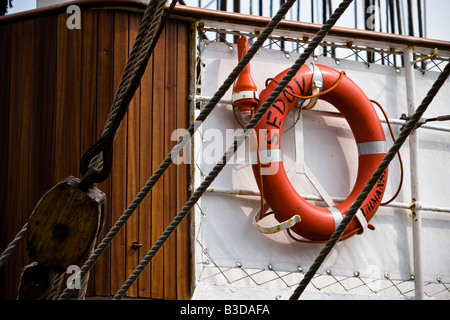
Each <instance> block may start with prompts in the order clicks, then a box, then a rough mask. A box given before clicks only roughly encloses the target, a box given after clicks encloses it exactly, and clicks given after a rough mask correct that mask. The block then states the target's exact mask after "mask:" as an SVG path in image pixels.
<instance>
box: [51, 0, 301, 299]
mask: <svg viewBox="0 0 450 320" xmlns="http://www.w3.org/2000/svg"><path fill="white" fill-rule="evenodd" d="M295 1H296V0H288V1H286V3H284V4H283V6H282V7H281V8H280V10H279V11H278V13H277V14H276V15H275V16H274V17H273V19H272V20H271V21H270V22H269V24H268V25H267V27H266V28H265V29H264V30H263V32H262V33H261V35H260V36H259V37H258V39H257V40H256V42H255V43H254V45H253V46H252V47H251V48H250V49H249V51H248V52H247V54H246V55H245V56H244V57H243V58H242V59H241V61H240V62H239V63H238V65H237V66H236V67H235V68H234V69H233V71H232V72H231V73H230V75H229V76H228V78H227V79H226V80H225V81H224V83H223V84H222V86H221V87H220V88H219V90H218V91H217V92H216V93H215V95H214V97H213V98H212V99H211V100H210V101H209V103H208V104H207V105H206V106H205V107H204V109H203V110H202V112H201V113H200V114H199V115H198V117H197V119H196V120H195V121H194V123H193V124H191V126H190V127H189V128H188V130H187V132H186V133H185V134H184V136H183V137H182V138H181V139H180V140H179V141H178V143H177V144H176V145H175V146H174V147H173V149H172V151H171V152H170V153H169V154H168V155H167V157H166V158H165V159H164V161H163V162H162V163H161V164H160V166H159V167H158V169H157V170H156V171H155V172H154V174H153V175H152V177H151V178H150V179H149V180H148V181H147V183H146V184H145V185H144V186H143V187H142V189H141V191H140V192H139V193H138V194H137V196H136V197H135V199H133V201H132V202H131V204H130V205H129V206H128V208H127V209H126V210H125V212H124V213H123V214H122V216H121V217H120V218H119V219H118V220H117V222H116V223H115V224H114V226H113V227H112V228H111V229H110V231H109V232H108V234H107V235H106V236H105V238H104V239H103V240H102V242H101V243H100V244H99V245H98V247H97V248H96V250H95V251H94V253H93V254H92V255H90V256H89V258H88V259H87V260H86V262H85V264H84V265H83V267H82V268H81V270H80V277H81V278H83V277H84V276H85V275H86V274H87V272H89V270H90V269H91V268H92V267H93V265H94V264H95V262H96V261H97V260H98V258H99V257H100V256H101V255H102V253H103V252H104V251H105V250H106V248H107V247H108V246H109V245H110V243H111V242H112V240H113V239H114V237H115V236H116V235H117V233H118V232H119V231H120V230H121V228H122V227H123V226H124V225H125V223H126V222H127V221H128V219H129V218H130V217H131V215H132V214H133V213H134V211H135V210H136V209H137V208H138V207H139V205H140V204H141V202H142V201H143V200H144V198H145V197H146V196H147V195H148V193H149V192H150V191H151V189H152V188H153V186H154V185H155V184H156V182H157V181H158V180H159V179H160V178H161V176H162V175H163V174H164V172H165V171H166V170H167V168H168V167H169V166H170V164H171V163H172V159H175V158H176V156H177V155H178V154H179V153H180V152H181V150H182V149H183V148H184V146H185V145H186V144H187V143H188V141H190V138H191V137H192V135H193V134H194V132H195V131H196V130H197V129H198V123H199V122H202V121H203V120H205V119H206V117H207V116H208V115H209V114H210V113H211V111H212V110H213V108H214V107H215V106H216V104H217V103H218V102H219V101H220V99H221V98H222V97H223V96H224V95H225V93H226V92H227V91H228V89H229V88H230V87H231V85H232V84H233V83H234V81H235V80H236V79H237V77H238V76H239V74H240V73H241V72H242V70H244V68H245V66H246V65H247V64H248V63H249V61H250V60H251V59H252V58H253V56H254V55H255V54H256V52H257V51H258V49H259V48H260V47H261V46H262V45H263V43H264V41H266V40H267V38H268V37H269V35H270V34H271V33H272V31H273V30H274V29H275V28H276V27H277V26H278V24H279V23H280V21H281V20H282V19H283V16H285V15H286V13H287V11H288V10H289V8H290V7H291V6H292V5H293V4H294V3H295ZM72 290H73V289H69V288H66V289H65V290H64V292H63V293H62V294H61V296H60V297H59V299H67V298H68V297H69V295H70V293H71V292H72Z"/></svg>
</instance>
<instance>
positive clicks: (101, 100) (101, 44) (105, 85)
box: [94, 11, 114, 295]
mask: <svg viewBox="0 0 450 320" xmlns="http://www.w3.org/2000/svg"><path fill="white" fill-rule="evenodd" d="M97 14H98V16H97V19H98V20H97V32H98V38H97V133H96V136H97V139H99V138H100V137H101V135H102V133H103V130H104V127H105V123H106V119H107V116H108V113H109V110H110V108H111V104H112V101H113V68H112V67H113V43H114V42H113V30H114V29H113V27H114V12H113V11H98V13H97ZM98 188H99V189H100V190H102V191H103V192H105V193H106V194H107V195H108V200H107V208H106V214H105V216H104V226H103V230H102V232H101V234H100V239H103V238H104V237H105V235H106V233H107V231H109V229H110V228H111V214H110V212H111V180H110V179H107V180H106V181H104V182H102V183H100V184H99V185H98ZM110 250H111V248H110V247H109V248H108V249H107V250H105V252H104V253H103V254H102V256H101V257H100V258H99V259H98V261H97V263H96V264H95V268H94V274H95V295H107V294H108V293H109V292H110V281H109V279H110V256H111V254H110Z"/></svg>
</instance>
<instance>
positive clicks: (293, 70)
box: [114, 0, 353, 300]
mask: <svg viewBox="0 0 450 320" xmlns="http://www.w3.org/2000/svg"><path fill="white" fill-rule="evenodd" d="M352 1H353V0H344V1H343V2H342V3H341V4H340V5H339V7H338V8H337V9H336V11H335V12H334V13H333V15H332V16H331V17H330V19H329V20H328V21H327V23H326V24H325V25H324V26H323V27H322V29H321V30H320V31H319V32H318V33H317V35H316V36H315V37H314V39H313V40H312V41H311V42H310V43H309V45H308V47H307V48H306V50H305V51H304V52H303V53H302V54H301V55H300V57H299V59H297V61H296V62H295V63H294V65H293V66H292V68H291V69H290V70H289V71H288V72H287V74H286V75H285V76H284V78H283V80H282V81H281V82H280V83H279V84H278V86H277V87H276V88H275V90H274V91H273V92H272V93H271V94H270V96H269V98H268V99H267V100H266V101H265V102H264V103H263V105H262V106H261V107H260V109H259V110H258V111H257V112H256V114H255V115H254V117H253V118H252V119H251V120H250V121H249V123H248V124H247V125H246V126H245V128H244V133H243V134H241V135H239V136H238V137H237V138H236V139H235V141H234V143H233V146H231V147H230V148H229V149H228V150H227V151H226V152H225V154H224V155H223V156H222V159H221V160H220V161H219V162H218V163H217V164H216V165H215V167H214V168H213V169H212V170H211V172H210V173H209V174H208V176H207V177H206V178H205V180H204V181H203V182H202V183H201V185H200V186H199V187H198V188H197V190H196V191H195V192H194V194H193V195H192V196H191V197H190V199H189V200H188V201H187V202H186V204H185V205H184V207H183V208H182V209H181V210H180V212H179V213H178V214H177V216H176V217H175V218H174V220H173V221H172V222H171V223H170V225H169V226H168V227H167V228H166V230H165V231H164V232H163V234H162V235H161V236H160V237H159V239H158V240H157V241H156V242H155V244H154V245H153V247H152V248H151V249H150V250H149V251H148V253H147V254H146V255H145V257H144V258H143V259H142V260H141V262H140V263H139V265H138V266H137V267H136V269H135V270H134V271H133V273H132V274H131V275H130V276H129V277H128V279H127V280H126V281H125V283H124V284H123V285H122V287H121V288H120V289H119V291H117V293H116V295H115V296H114V299H115V300H118V299H121V298H122V297H123V296H124V295H125V294H126V292H127V291H128V289H129V288H130V287H131V286H132V285H133V283H134V282H135V281H136V280H137V278H138V277H139V275H140V274H141V273H142V271H143V270H144V269H145V267H146V266H147V265H148V264H149V263H150V261H151V260H152V259H153V257H154V256H155V254H156V253H157V252H158V251H159V249H160V248H161V247H162V246H163V245H164V243H165V242H166V241H167V239H168V238H169V237H170V235H171V234H172V233H173V232H174V231H175V229H176V228H177V227H178V225H179V224H180V223H181V221H182V220H183V219H184V218H185V217H186V215H187V213H188V212H189V211H190V210H191V208H192V207H193V206H194V204H195V203H196V202H197V201H198V199H199V198H200V197H201V196H202V195H203V193H204V192H205V191H206V190H207V188H208V187H209V186H210V185H211V183H212V182H213V181H214V179H215V178H216V177H217V175H218V174H219V173H220V172H221V171H222V169H223V168H224V166H225V165H226V163H227V161H228V160H229V159H230V158H231V157H232V156H233V154H234V153H235V152H236V150H237V149H238V148H239V146H240V145H241V144H242V142H243V141H244V140H245V139H246V137H247V136H248V135H249V134H250V133H251V132H252V131H253V129H254V128H255V126H256V125H257V124H258V122H259V121H260V120H261V119H262V117H263V116H264V114H265V113H266V112H267V111H268V110H269V108H270V107H271V106H272V104H273V102H274V101H275V100H276V99H277V98H278V96H279V95H280V94H281V92H283V90H284V89H285V88H286V86H287V85H288V83H289V82H290V81H291V80H292V78H293V77H294V76H295V75H296V74H297V72H298V70H300V68H301V67H302V66H303V65H304V63H305V62H306V60H307V59H308V58H309V57H310V56H311V54H312V53H313V52H314V50H315V49H316V48H317V47H318V45H319V44H320V43H321V42H322V40H323V39H324V38H325V36H326V35H327V34H328V32H329V31H330V30H331V28H332V27H333V26H334V24H335V23H336V22H337V20H338V19H339V18H340V17H341V15H342V14H343V13H344V11H345V10H346V9H347V7H348V6H349V5H350V4H351V3H352ZM249 52H250V50H249Z"/></svg>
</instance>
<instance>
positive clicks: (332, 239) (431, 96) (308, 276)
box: [290, 63, 450, 300]
mask: <svg viewBox="0 0 450 320" xmlns="http://www.w3.org/2000/svg"><path fill="white" fill-rule="evenodd" d="M449 74H450V63H448V64H447V66H446V67H445V69H444V71H443V72H442V73H441V74H440V75H439V78H438V79H437V80H436V82H435V83H434V84H433V86H432V87H431V89H430V91H429V92H428V94H427V95H426V97H425V98H424V99H423V101H422V103H421V104H420V106H419V107H418V108H417V110H416V112H415V113H414V114H413V116H412V117H411V119H410V120H409V121H408V122H407V123H406V125H405V127H404V129H403V130H402V132H401V133H400V135H399V137H398V138H397V140H396V141H395V143H394V144H393V145H392V147H391V148H390V149H389V151H388V153H387V154H386V156H384V158H383V160H382V161H381V163H380V164H379V166H378V168H377V169H376V170H375V172H374V173H373V175H372V177H371V178H370V179H369V181H368V182H367V184H366V186H365V187H364V189H363V191H362V192H361V194H360V195H359V196H358V198H357V199H356V201H355V202H354V203H353V204H352V205H351V207H350V209H349V211H348V213H347V214H346V215H345V217H344V219H343V220H342V221H341V223H340V225H339V226H338V227H337V228H336V230H335V231H334V233H333V234H332V235H331V237H330V240H329V241H328V242H327V244H326V245H325V247H324V248H323V249H322V250H321V251H320V253H319V255H318V256H317V258H316V260H315V261H314V263H313V264H312V265H311V267H310V268H309V270H308V272H307V273H306V274H305V277H304V278H303V279H302V281H301V282H300V284H299V285H298V287H297V288H296V289H295V291H294V293H293V294H292V296H291V297H290V300H297V299H298V298H299V297H300V295H301V294H302V293H303V291H304V290H305V288H306V286H307V285H308V284H309V282H310V281H311V279H312V278H313V277H314V275H315V274H316V272H317V270H319V268H320V266H321V264H322V263H323V261H324V260H325V259H326V257H327V255H328V254H329V253H330V251H331V249H333V247H334V246H335V245H336V243H337V241H338V240H339V238H340V237H341V235H342V233H343V232H344V231H345V229H346V228H347V226H348V224H349V223H350V222H351V221H352V219H353V217H354V216H355V214H356V212H357V211H358V210H359V208H360V207H361V205H362V204H363V202H364V201H365V200H366V198H367V196H368V195H369V193H370V191H371V190H372V189H373V187H374V186H375V184H376V183H377V181H378V180H379V179H380V177H381V175H382V174H383V172H384V171H385V170H386V168H387V167H388V166H389V164H390V163H391V161H392V159H394V157H395V155H396V154H397V153H398V151H399V150H400V147H401V146H402V145H403V143H404V142H405V141H406V139H407V138H408V136H409V135H410V134H411V132H412V131H413V130H414V129H415V128H416V125H417V123H418V121H419V120H420V118H421V117H422V115H423V114H424V112H425V111H426V110H427V108H428V106H429V105H430V103H431V102H432V101H433V99H434V97H435V96H436V94H437V93H438V91H439V89H440V88H441V87H442V85H443V84H444V82H445V80H446V79H447V78H448V76H449Z"/></svg>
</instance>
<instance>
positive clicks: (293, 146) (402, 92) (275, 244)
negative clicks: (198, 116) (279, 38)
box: [194, 43, 450, 282]
mask: <svg viewBox="0 0 450 320" xmlns="http://www.w3.org/2000/svg"><path fill="white" fill-rule="evenodd" d="M297 57H298V54H292V53H291V54H290V58H287V57H286V56H285V54H284V53H283V52H281V51H275V50H269V49H262V50H260V52H259V53H258V54H257V55H256V56H255V58H254V59H253V60H252V62H251V71H252V75H253V78H254V80H255V82H256V84H257V86H258V91H259V92H260V91H261V90H262V89H263V88H264V83H265V80H266V79H267V78H269V77H274V76H276V75H277V74H278V73H280V72H281V71H283V70H284V69H286V68H289V67H290V66H291V65H292V64H293V63H294V61H295V59H297ZM201 59H202V63H203V64H202V74H201V80H202V85H201V88H202V91H201V95H202V96H205V97H212V96H213V94H214V93H215V92H216V90H217V89H218V87H219V86H220V85H221V84H222V83H223V81H224V80H225V79H226V77H227V76H228V75H229V73H230V72H231V70H232V69H233V68H234V66H235V65H236V63H237V50H236V48H235V49H234V50H230V49H229V46H228V44H224V43H209V44H208V45H207V46H206V48H205V49H204V50H203V51H202V56H201ZM311 61H313V60H311ZM314 63H318V64H323V65H328V66H330V67H332V68H335V69H337V70H345V72H346V74H347V76H348V77H350V78H351V79H352V80H353V81H354V82H355V83H356V84H357V85H358V86H359V87H360V88H361V89H362V90H363V91H364V92H365V93H366V95H367V96H368V97H369V99H374V100H377V101H378V102H379V103H381V104H382V105H383V106H384V108H385V111H386V112H387V114H388V116H389V117H390V118H393V119H399V118H400V116H401V115H402V114H403V113H405V114H406V113H407V105H406V87H405V76H404V70H403V69H400V71H399V72H398V71H396V70H395V69H394V68H393V67H389V66H383V65H372V66H371V67H370V68H368V67H367V66H366V65H365V64H364V63H361V62H355V61H345V60H342V61H340V63H339V65H338V64H336V62H335V60H334V59H331V58H326V57H318V60H314ZM437 76H438V73H436V72H427V73H426V74H425V75H422V74H421V73H419V72H417V73H416V74H415V79H416V86H415V88H416V99H417V101H416V103H417V106H418V105H419V104H420V102H421V101H422V99H423V97H424V96H425V95H426V93H427V92H428V90H429V89H430V88H431V86H432V84H433V82H434V81H435V80H436V78H437ZM449 90H450V81H447V82H446V84H445V85H444V87H443V88H442V89H441V90H440V92H439V93H438V95H437V96H436V97H435V99H434V101H433V103H432V104H431V106H430V107H429V109H428V111H427V112H426V114H425V115H424V116H425V117H427V118H431V117H436V116H440V115H444V114H448V113H449V111H448V110H449V108H448V107H449V105H450V96H449V95H448V94H447V93H448V92H449ZM223 99H226V100H231V90H230V91H229V92H228V93H227V94H226V95H225V96H224V98H223ZM374 108H375V109H376V110H377V108H376V107H375V106H374ZM314 110H322V111H332V112H336V109H334V107H332V106H330V105H328V104H326V103H324V102H321V101H319V103H318V104H317V105H316V107H315V108H314ZM296 112H297V111H294V112H291V113H292V114H291V115H290V116H288V120H287V121H286V123H285V125H284V128H285V129H286V128H289V127H290V126H292V124H293V122H294V118H295V117H296V116H297V113H296ZM377 112H378V114H379V115H380V118H383V117H382V114H381V112H379V110H377ZM238 116H239V115H238ZM436 125H439V126H440V127H444V128H450V123H448V122H447V123H439V124H436ZM383 127H384V128H385V134H386V138H387V142H388V147H390V146H391V145H392V139H391V137H390V135H389V131H388V129H387V126H386V125H385V124H383ZM239 128H241V126H240V125H239V124H238V123H237V121H236V119H235V116H234V115H233V111H232V107H231V105H229V104H219V105H217V107H216V108H215V109H214V111H213V112H212V113H211V114H210V116H209V117H208V119H207V120H206V121H205V123H203V124H202V126H201V127H200V130H199V132H198V134H196V139H195V146H194V171H195V175H194V186H195V187H197V186H198V185H199V184H200V183H201V181H202V180H203V178H204V176H206V175H207V174H208V173H209V172H210V170H211V169H212V168H213V167H214V164H215V162H216V161H218V160H219V159H220V157H221V156H222V154H223V152H225V151H226V150H227V148H228V147H229V146H230V145H231V144H232V139H231V138H229V136H230V134H232V131H230V129H233V130H236V129H239ZM400 128H401V126H400V125H393V129H394V133H395V135H396V136H398V134H399V132H400V131H399V130H400ZM227 129H228V131H227ZM219 132H220V133H222V136H223V139H222V141H218V139H217V137H218V136H220V135H219ZM227 132H228V138H227ZM217 144H219V145H221V147H220V148H219V149H220V151H218V147H217ZM281 145H282V151H283V160H284V164H285V168H286V170H287V171H288V175H290V177H291V183H292V184H293V185H294V186H295V188H296V190H297V191H298V192H299V193H300V194H302V195H312V196H316V197H317V196H318V195H319V194H318V193H317V191H316V190H315V188H314V187H313V186H312V184H311V182H310V180H309V179H308V177H307V176H306V175H305V172H306V173H307V174H308V173H309V172H311V173H312V175H313V176H314V177H315V178H316V179H317V180H318V182H319V183H320V184H321V185H322V186H323V188H324V189H325V190H326V191H327V193H328V194H329V195H330V196H331V197H333V198H337V199H340V198H345V197H346V196H347V195H348V194H349V193H350V191H351V189H352V186H353V184H354V181H355V177H356V169H357V151H356V144H355V142H354V140H353V135H352V132H351V130H350V128H349V127H348V125H347V123H346V121H345V119H342V118H336V117H330V116H324V115H322V114H320V113H317V112H315V111H305V112H303V113H302V118H301V120H300V121H298V123H297V124H296V125H295V127H294V128H292V129H291V130H289V131H287V132H286V133H285V134H284V135H283V137H282V144H281ZM245 148H247V149H248V145H246V146H243V147H241V148H240V150H239V151H238V156H237V157H235V158H234V159H233V162H234V163H232V164H227V165H226V167H225V168H224V170H223V171H222V172H221V173H220V174H219V176H218V177H217V179H216V180H215V181H214V182H213V184H212V185H211V188H212V189H213V190H210V191H211V192H208V193H205V195H203V196H202V198H201V200H200V201H199V203H198V206H196V215H195V226H194V228H195V232H196V237H197V238H199V241H201V242H202V243H203V247H204V248H207V250H208V254H209V256H210V257H211V258H212V259H213V260H214V262H215V263H216V264H217V265H218V266H222V267H235V266H236V265H237V264H241V265H242V266H245V267H247V268H255V269H267V267H268V265H271V266H272V267H273V268H274V269H275V270H280V271H294V270H297V267H298V266H301V268H302V269H303V270H304V271H306V270H307V269H308V268H309V267H310V266H311V264H312V262H313V261H314V259H315V258H316V257H317V255H318V254H319V252H320V250H321V249H322V248H323V246H324V244H306V243H299V242H296V241H293V240H292V239H291V238H290V237H289V236H288V235H287V234H286V232H282V233H278V234H275V235H264V234H262V233H260V232H259V231H258V230H257V229H256V228H255V226H254V225H253V217H254V215H255V214H256V213H257V212H258V210H259V207H260V198H259V197H258V196H243V195H230V194H226V193H225V192H223V191H226V192H230V190H235V191H237V190H241V191H242V192H243V191H250V192H251V191H253V192H259V190H258V187H257V185H256V183H255V178H254V176H253V172H252V169H251V165H250V164H249V159H248V150H247V151H246V150H245ZM419 148H420V151H419V168H420V172H419V181H420V186H421V189H420V190H421V194H420V199H419V200H420V202H421V203H422V204H423V205H424V206H428V207H430V206H432V207H440V208H450V194H449V192H450V191H449V190H450V179H449V178H450V173H449V169H448V167H449V165H450V132H448V131H447V132H446V131H437V130H430V129H423V128H422V129H419ZM401 154H402V157H403V163H404V174H405V177H404V182H403V187H402V189H401V192H400V194H399V195H398V197H397V198H396V199H395V200H394V202H395V203H396V204H409V203H411V196H410V172H409V170H410V169H409V147H408V143H407V142H406V143H405V144H404V145H403V147H402V149H401ZM214 157H215V159H214ZM211 159H214V160H215V161H211ZM399 179H400V166H399V162H398V159H397V158H395V159H394V160H393V162H392V163H391V165H390V167H389V178H388V186H387V189H386V193H385V196H384V201H386V200H387V199H389V198H390V197H391V196H392V195H393V194H394V193H395V191H396V190H397V186H398V183H399ZM265 188H270V186H265ZM242 192H241V193H242ZM316 204H318V205H322V206H324V205H325V204H324V203H319V202H317V203H316ZM400 206H401V205H400ZM410 215H411V211H410V210H409V209H403V208H398V207H397V208H396V207H380V209H379V210H378V212H377V214H376V215H375V217H374V218H373V219H372V220H371V222H370V223H371V224H373V225H374V226H375V228H376V229H375V231H370V230H369V231H366V232H365V233H363V234H362V235H358V236H354V237H351V238H350V239H348V240H345V241H342V242H339V243H338V244H337V245H336V247H335V248H334V249H333V250H332V252H331V253H330V255H329V256H328V258H327V259H326V260H325V262H324V263H323V265H322V267H321V269H320V270H319V272H322V273H324V272H325V270H327V269H328V270H331V271H332V272H333V274H334V275H342V276H351V275H352V274H354V272H355V271H357V272H359V274H360V275H361V277H371V278H379V277H383V276H384V275H385V274H389V276H390V277H391V278H392V279H409V278H410V276H411V275H412V274H413V273H414V271H413V270H412V269H413V267H412V266H413V262H412V261H413V247H412V227H411V218H410ZM422 219H423V220H422V243H423V252H422V261H423V262H422V263H423V273H424V281H436V279H437V278H438V277H440V278H441V279H442V281H443V282H446V281H447V282H448V281H450V250H449V245H450V213H448V212H437V211H423V212H422ZM262 223H264V224H268V225H270V224H274V223H276V221H275V220H270V218H267V220H264V221H263V222H262ZM197 263H200V262H198V261H197Z"/></svg>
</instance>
